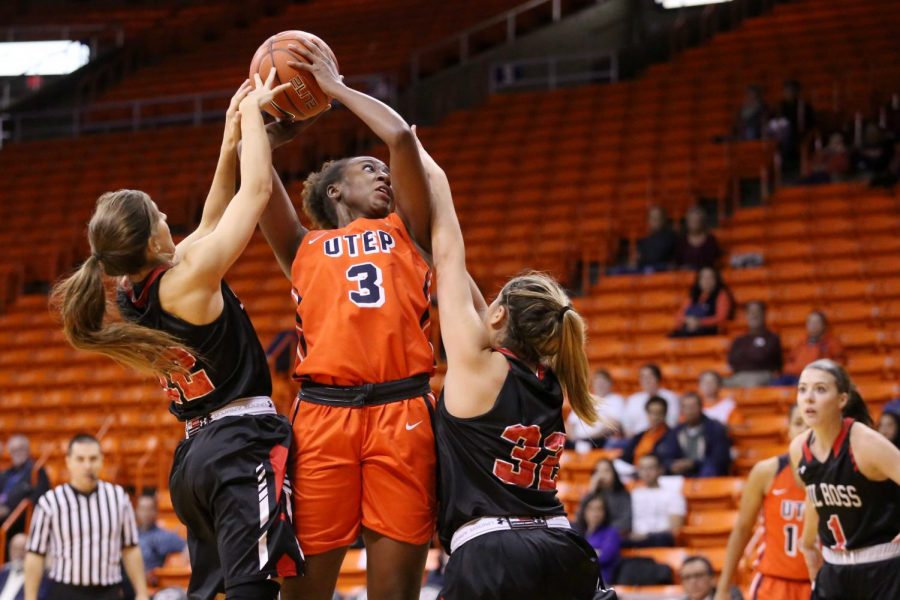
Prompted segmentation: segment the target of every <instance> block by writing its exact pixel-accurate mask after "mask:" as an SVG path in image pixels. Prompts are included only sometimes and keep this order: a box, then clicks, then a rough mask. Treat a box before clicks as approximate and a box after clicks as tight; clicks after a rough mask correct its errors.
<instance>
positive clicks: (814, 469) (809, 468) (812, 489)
mask: <svg viewBox="0 0 900 600" xmlns="http://www.w3.org/2000/svg"><path fill="white" fill-rule="evenodd" d="M854 423H855V421H854V420H853V419H844V422H843V425H842V427H841V432H840V434H839V435H838V437H837V439H835V440H834V446H833V447H832V448H831V451H830V452H829V453H828V458H827V459H826V460H825V462H819V461H818V460H817V459H816V457H815V456H813V453H812V451H811V450H810V449H809V445H810V444H811V443H812V440H813V435H814V434H813V433H812V432H810V434H809V436H807V438H806V439H805V440H804V441H803V455H802V456H801V457H800V465H799V467H798V469H797V470H798V472H799V473H800V477H801V478H802V479H803V483H805V484H806V493H807V495H808V496H809V499H810V500H811V501H812V503H813V504H814V505H815V507H816V511H817V512H818V513H819V538H820V539H821V540H822V544H823V545H824V546H827V547H829V548H831V549H833V550H856V549H858V548H865V547H867V546H875V545H877V544H886V543H888V542H890V541H891V540H893V539H894V537H895V536H896V535H897V533H898V532H900V487H898V486H897V484H895V483H894V482H893V481H891V480H890V479H888V480H886V481H872V480H871V479H866V478H865V477H864V476H863V474H862V473H860V472H859V468H858V467H857V466H856V460H855V459H854V458H853V450H852V449H851V447H850V429H851V428H852V427H853V426H854ZM857 427H864V425H857Z"/></svg>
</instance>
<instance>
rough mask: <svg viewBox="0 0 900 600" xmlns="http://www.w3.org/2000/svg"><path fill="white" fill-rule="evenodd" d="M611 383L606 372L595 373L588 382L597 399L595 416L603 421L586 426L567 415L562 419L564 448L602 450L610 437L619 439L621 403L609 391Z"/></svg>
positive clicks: (622, 399)
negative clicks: (563, 423) (564, 426)
mask: <svg viewBox="0 0 900 600" xmlns="http://www.w3.org/2000/svg"><path fill="white" fill-rule="evenodd" d="M612 386H613V380H612V376H611V375H610V374H609V371H606V370H605V369H598V370H597V371H595V372H594V377H593V380H592V387H593V393H594V396H595V398H596V399H597V413H598V414H600V415H601V416H602V417H603V419H601V420H598V421H597V422H596V423H594V424H593V425H588V424H587V423H585V422H584V421H582V420H581V418H580V417H579V416H578V415H577V414H575V411H574V410H573V411H571V412H570V413H569V416H568V417H567V418H566V438H567V439H566V447H574V448H576V449H582V445H585V446H587V449H590V447H591V446H593V447H597V448H602V447H603V446H604V444H605V443H606V439H607V438H608V437H610V436H620V435H621V431H622V419H623V417H624V415H625V399H624V398H622V396H621V395H620V394H615V393H613V391H612Z"/></svg>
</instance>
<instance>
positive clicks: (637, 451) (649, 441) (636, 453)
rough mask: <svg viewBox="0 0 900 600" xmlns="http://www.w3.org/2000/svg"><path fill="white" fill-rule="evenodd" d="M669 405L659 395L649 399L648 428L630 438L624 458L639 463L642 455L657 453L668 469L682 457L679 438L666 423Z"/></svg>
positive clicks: (647, 408) (628, 461) (623, 453)
mask: <svg viewBox="0 0 900 600" xmlns="http://www.w3.org/2000/svg"><path fill="white" fill-rule="evenodd" d="M667 406H668V405H667V404H666V401H665V400H664V399H663V398H660V397H659V396H651V397H650V399H649V400H647V404H646V407H645V409H646V412H647V421H648V426H647V429H646V430H644V431H642V432H640V433H638V434H636V435H635V436H634V437H632V438H631V439H630V440H628V444H627V445H626V446H625V450H624V451H623V452H622V460H624V461H625V462H627V463H631V464H633V465H637V464H638V463H639V462H640V460H641V458H642V457H644V456H646V455H648V454H655V455H656V456H657V457H658V458H659V460H660V461H661V462H662V464H663V467H664V468H666V469H668V468H669V465H671V464H672V462H673V461H674V460H675V459H677V458H681V456H682V455H681V452H680V449H679V447H678V440H677V439H676V438H675V435H674V433H673V431H672V429H670V428H669V426H668V425H666V408H667Z"/></svg>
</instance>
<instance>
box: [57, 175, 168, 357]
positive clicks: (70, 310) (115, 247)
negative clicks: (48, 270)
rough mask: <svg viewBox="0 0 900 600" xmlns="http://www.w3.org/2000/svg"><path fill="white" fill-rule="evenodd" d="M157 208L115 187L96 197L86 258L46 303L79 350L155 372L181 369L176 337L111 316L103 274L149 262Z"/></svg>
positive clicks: (137, 268)
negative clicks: (89, 247)
mask: <svg viewBox="0 0 900 600" xmlns="http://www.w3.org/2000/svg"><path fill="white" fill-rule="evenodd" d="M158 215H159V213H158V211H157V209H156V207H155V206H154V205H153V202H152V201H151V200H150V197H149V196H147V194H145V193H144V192H139V191H135V190H119V191H117V192H108V193H106V194H103V195H102V196H100V198H99V199H98V200H97V207H96V209H95V210H94V214H93V216H92V217H91V220H90V223H89V224H88V239H89V241H90V245H91V256H90V257H89V258H88V259H87V260H86V261H84V263H82V265H81V266H80V267H79V268H78V270H77V271H75V273H73V274H72V275H70V276H69V277H68V278H66V279H64V280H63V281H61V282H59V283H57V284H56V285H55V286H54V288H53V291H52V293H51V296H50V303H51V306H52V307H53V308H54V309H56V310H57V311H58V312H59V314H60V317H61V318H62V325H63V333H64V334H65V336H66V339H68V341H69V343H70V344H72V346H74V347H75V348H77V349H79V350H86V351H89V352H97V353H100V354H104V355H106V356H108V357H110V358H112V359H113V360H115V361H117V362H119V363H121V364H123V365H125V366H128V367H132V368H134V369H136V370H138V371H142V372H145V373H152V374H155V375H167V374H170V373H173V372H183V371H184V368H183V367H182V366H181V365H180V364H178V363H177V362H175V354H173V352H172V350H173V349H176V348H177V349H183V350H186V348H184V344H183V343H182V342H180V341H179V340H178V339H177V338H176V337H174V336H172V335H170V334H168V333H165V332H163V331H158V330H155V329H150V328H149V327H144V326H142V325H138V324H136V323H132V322H129V321H124V320H110V319H109V318H108V315H109V313H111V312H114V311H112V310H109V309H110V308H111V307H109V305H110V304H111V302H110V301H109V299H108V298H107V293H106V285H105V277H104V276H105V275H111V276H118V275H129V274H133V273H137V272H139V271H140V270H141V269H143V268H145V267H146V266H148V264H147V253H146V249H147V242H148V240H149V238H150V235H151V234H152V232H153V230H154V229H155V223H156V220H157V219H158Z"/></svg>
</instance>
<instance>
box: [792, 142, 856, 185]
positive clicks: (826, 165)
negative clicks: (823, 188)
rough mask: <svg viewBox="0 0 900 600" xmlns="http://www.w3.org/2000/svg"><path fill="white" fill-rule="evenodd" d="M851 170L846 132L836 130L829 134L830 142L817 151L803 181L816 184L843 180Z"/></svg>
mask: <svg viewBox="0 0 900 600" xmlns="http://www.w3.org/2000/svg"><path fill="white" fill-rule="evenodd" d="M849 170H850V149H849V148H848V147H847V144H846V142H845V141H844V134H843V133H841V132H840V131H835V132H834V133H832V134H831V135H830V136H828V144H827V145H826V146H824V147H822V148H820V149H818V150H817V151H816V153H815V154H814V155H813V158H812V161H811V164H810V166H809V173H808V174H807V175H806V177H804V178H803V180H802V181H801V183H804V184H807V185H816V184H824V183H832V182H835V181H841V180H843V179H844V178H845V177H846V175H847V173H848V172H849Z"/></svg>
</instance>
